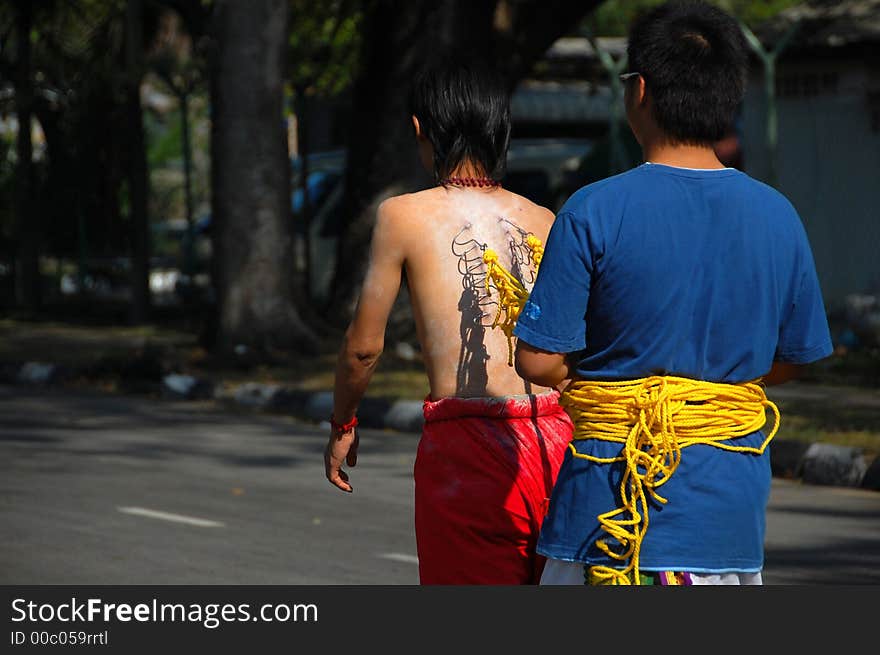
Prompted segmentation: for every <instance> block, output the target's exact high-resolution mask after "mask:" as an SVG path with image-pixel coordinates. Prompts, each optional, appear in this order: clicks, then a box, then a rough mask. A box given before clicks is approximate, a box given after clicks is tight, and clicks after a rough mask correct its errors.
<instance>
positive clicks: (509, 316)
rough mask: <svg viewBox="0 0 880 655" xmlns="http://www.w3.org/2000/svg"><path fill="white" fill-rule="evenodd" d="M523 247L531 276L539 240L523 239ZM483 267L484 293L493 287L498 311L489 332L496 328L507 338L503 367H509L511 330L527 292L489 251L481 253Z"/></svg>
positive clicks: (539, 249) (541, 253)
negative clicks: (526, 252) (484, 271)
mask: <svg viewBox="0 0 880 655" xmlns="http://www.w3.org/2000/svg"><path fill="white" fill-rule="evenodd" d="M525 241H526V246H528V248H529V250H530V251H531V253H532V261H534V262H535V274H536V275H537V272H538V267H539V266H540V265H541V259H542V258H543V257H544V246H543V244H542V243H541V240H540V239H539V238H538V237H536V236H535V235H534V234H529V235H527V236H526V239H525ZM483 263H484V264H485V265H486V292H487V293H491V288H490V284H491V285H494V287H495V289H496V290H497V292H498V311H497V312H496V314H495V320H494V321H493V322H492V329H494V328H496V327H500V328H501V331H502V332H504V335H505V336H506V337H507V364H508V366H513V329H514V328H515V327H516V321H517V319H518V318H519V315H520V312H522V309H523V307H524V306H525V304H526V301H527V300H528V299H529V292H528V290H527V289H526V288H525V287H524V286H523V284H522V283H521V282H520V281H519V280H518V279H516V278H515V277H514V276H513V275H512V274H511V273H510V271H508V270H507V269H506V268H504V266H502V265H501V263H500V262H499V261H498V254H497V253H496V252H495V251H494V250H492V249H491V248H487V249H486V251H485V252H484V253H483Z"/></svg>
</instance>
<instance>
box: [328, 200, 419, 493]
mask: <svg viewBox="0 0 880 655" xmlns="http://www.w3.org/2000/svg"><path fill="white" fill-rule="evenodd" d="M387 204H388V203H387V202H386V203H383V204H382V205H380V206H379V210H378V212H377V215H376V226H375V228H374V230H373V239H372V245H371V247H370V263H369V267H368V269H367V274H366V277H365V278H364V284H363V287H362V289H361V295H360V298H359V300H358V305H357V309H356V310H355V315H354V318H353V319H352V322H351V324H350V325H349V326H348V330H347V331H346V333H345V337H344V339H343V341H342V346H341V348H340V350H339V355H338V358H337V361H336V380H335V383H334V387H333V419H334V421H335V422H336V423H339V424H345V423H347V422H348V421H349V420H350V419H351V418H352V417H354V416H355V414H356V412H357V407H358V404H359V403H360V401H361V399H362V398H363V396H364V393H365V392H366V390H367V385H368V384H369V382H370V378H371V377H372V375H373V372H374V371H375V370H376V365H377V364H378V363H379V356H380V355H381V354H382V349H383V348H384V345H385V327H386V325H387V323H388V315H389V314H390V313H391V308H392V307H393V305H394V301H395V299H396V298H397V294H398V292H399V291H400V280H401V271H402V269H403V264H404V254H403V253H404V250H403V246H402V243H401V241H402V239H401V234H400V233H399V231H398V230H396V229H395V217H394V215H393V214H392V212H390V211H389V210H388V206H387ZM357 446H358V442H357V432H356V429H354V428H353V429H351V430H348V431H345V432H343V431H335V430H333V429H332V428H331V431H330V440H329V442H328V444H327V449H326V451H325V453H324V468H325V473H326V475H327V479H328V480H329V481H330V482H331V483H332V484H334V485H336V486H337V487H338V488H339V489H341V490H343V491H349V492H350V491H351V490H352V487H351V484H349V482H348V474H347V473H346V472H345V471H343V470H342V464H343V462H345V463H346V464H347V465H348V466H354V465H355V464H356V463H357Z"/></svg>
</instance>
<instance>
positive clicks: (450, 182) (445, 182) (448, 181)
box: [440, 176, 501, 188]
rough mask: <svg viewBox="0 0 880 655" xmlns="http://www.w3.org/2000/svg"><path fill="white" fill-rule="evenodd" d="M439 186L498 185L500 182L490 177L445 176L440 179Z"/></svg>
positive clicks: (482, 186) (483, 186)
mask: <svg viewBox="0 0 880 655" xmlns="http://www.w3.org/2000/svg"><path fill="white" fill-rule="evenodd" d="M440 185H441V186H465V187H481V188H485V187H499V186H501V182H499V181H498V180H493V179H492V178H491V177H455V176H453V177H447V178H445V179H442V180H440Z"/></svg>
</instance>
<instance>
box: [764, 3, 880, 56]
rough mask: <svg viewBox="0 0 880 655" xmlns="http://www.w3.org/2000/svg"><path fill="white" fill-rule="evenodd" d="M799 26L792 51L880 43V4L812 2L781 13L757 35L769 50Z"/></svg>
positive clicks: (767, 22)
mask: <svg viewBox="0 0 880 655" xmlns="http://www.w3.org/2000/svg"><path fill="white" fill-rule="evenodd" d="M795 23H797V24H798V28H797V33H796V34H795V36H794V40H793V41H792V43H791V48H792V49H798V50H801V49H806V48H813V49H814V48H841V47H845V46H853V45H862V44H866V43H877V42H880V0H808V1H807V2H803V3H801V4H799V5H796V6H794V7H791V8H789V9H786V10H785V11H782V12H780V13H779V14H777V15H776V16H775V17H773V18H771V19H769V20H768V21H766V22H765V23H763V24H762V25H760V26H759V27H758V28H757V29H756V30H755V33H756V34H757V36H758V37H759V38H760V39H761V41H762V42H764V43H765V44H766V45H768V46H772V44H773V43H775V42H776V41H778V40H779V39H780V38H782V36H783V35H784V34H785V33H786V32H787V31H788V30H789V29H790V28H791V26H792V25H794V24H795Z"/></svg>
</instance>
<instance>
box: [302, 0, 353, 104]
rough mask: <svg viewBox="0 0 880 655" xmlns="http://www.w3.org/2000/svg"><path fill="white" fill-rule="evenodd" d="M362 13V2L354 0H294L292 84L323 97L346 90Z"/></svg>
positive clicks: (351, 70)
mask: <svg viewBox="0 0 880 655" xmlns="http://www.w3.org/2000/svg"><path fill="white" fill-rule="evenodd" d="M362 16H363V13H362V10H361V3H359V2H354V1H351V0H328V1H327V2H320V3H317V2H313V1H311V0H291V2H290V39H289V43H290V58H289V62H290V82H291V85H292V86H293V87H295V88H297V87H299V88H304V89H305V90H306V91H307V92H308V93H311V94H316V95H324V96H332V95H335V94H337V93H339V92H340V91H342V90H343V89H345V88H346V87H347V86H348V85H349V84H350V83H351V81H352V78H353V77H354V71H355V68H356V63H357V59H358V53H359V51H360V42H361V22H362V21H361V19H362Z"/></svg>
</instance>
